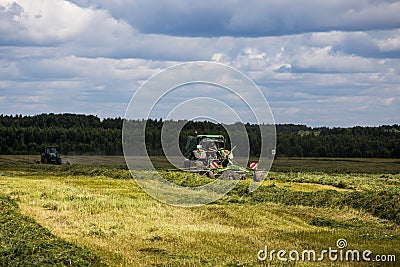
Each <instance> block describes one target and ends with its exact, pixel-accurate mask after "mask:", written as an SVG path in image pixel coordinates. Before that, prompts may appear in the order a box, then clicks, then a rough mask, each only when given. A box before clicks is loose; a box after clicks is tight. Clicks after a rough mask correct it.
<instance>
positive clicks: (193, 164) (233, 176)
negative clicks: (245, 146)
mask: <svg viewBox="0 0 400 267" xmlns="http://www.w3.org/2000/svg"><path fill="white" fill-rule="evenodd" d="M235 149H236V147H233V148H232V149H231V150H229V149H227V148H226V146H225V138H224V136H223V135H208V134H204V135H197V136H189V138H188V140H187V143H186V153H185V157H186V160H185V162H184V166H183V170H184V171H187V172H197V173H200V174H206V175H207V176H208V177H210V178H217V177H220V178H221V179H227V180H237V179H245V177H246V176H253V180H254V181H259V180H260V178H261V173H260V172H258V171H257V162H250V163H249V164H248V166H247V167H245V168H244V167H241V166H239V165H238V164H237V163H236V162H235V161H234V159H233V151H234V150H235Z"/></svg>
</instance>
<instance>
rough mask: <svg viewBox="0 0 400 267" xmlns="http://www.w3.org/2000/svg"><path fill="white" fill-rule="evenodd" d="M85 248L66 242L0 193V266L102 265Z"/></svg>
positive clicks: (96, 257)
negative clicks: (22, 211) (23, 213)
mask: <svg viewBox="0 0 400 267" xmlns="http://www.w3.org/2000/svg"><path fill="white" fill-rule="evenodd" d="M102 265H104V264H102V263H101V261H100V258H99V257H98V256H96V255H94V254H93V253H92V252H90V251H89V250H87V249H84V248H80V247H78V246H76V245H74V244H72V243H69V242H66V241H64V240H62V239H60V238H58V237H56V236H54V235H53V234H51V233H50V232H49V231H48V230H47V229H45V228H43V227H42V226H40V225H39V224H38V223H36V222H35V221H34V220H33V219H31V218H29V217H27V216H25V215H22V214H21V213H20V211H19V209H18V205H17V203H16V202H15V201H14V200H12V199H11V198H10V197H8V196H4V195H2V194H1V195H0V266H102Z"/></svg>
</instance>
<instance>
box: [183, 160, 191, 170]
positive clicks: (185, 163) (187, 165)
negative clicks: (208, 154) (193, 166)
mask: <svg viewBox="0 0 400 267" xmlns="http://www.w3.org/2000/svg"><path fill="white" fill-rule="evenodd" d="M183 168H185V169H189V168H190V160H188V159H185V161H184V162H183Z"/></svg>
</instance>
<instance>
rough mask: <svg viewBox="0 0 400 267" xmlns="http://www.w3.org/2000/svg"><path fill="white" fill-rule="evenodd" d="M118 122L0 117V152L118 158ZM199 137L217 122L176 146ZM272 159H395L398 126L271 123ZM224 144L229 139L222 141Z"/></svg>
mask: <svg viewBox="0 0 400 267" xmlns="http://www.w3.org/2000/svg"><path fill="white" fill-rule="evenodd" d="M123 122H124V121H123V119H122V118H106V119H100V118H98V117H96V116H93V115H80V114H52V113H51V114H40V115H34V116H22V115H0V154H38V153H39V152H40V149H41V147H42V146H46V145H58V146H59V148H60V150H61V153H62V154H64V155H122V153H123V151H122V139H121V135H122V125H123ZM137 123H146V130H145V138H144V140H145V142H146V147H147V151H148V153H149V154H150V155H162V153H163V151H162V146H161V138H160V135H161V129H162V127H163V124H164V121H163V120H161V119H158V120H157V119H148V120H146V121H144V120H141V121H137ZM244 127H245V129H246V130H247V133H248V137H249V143H250V151H249V153H250V155H251V156H258V155H259V153H260V150H261V137H260V128H259V126H258V125H255V124H249V123H247V124H245V125H244ZM195 130H196V131H197V132H198V133H199V134H223V135H225V136H226V137H228V135H227V133H226V130H225V128H224V127H223V125H221V124H216V123H212V122H208V121H202V122H199V121H196V122H194V121H187V122H185V125H184V127H183V128H182V130H181V131H180V134H179V145H180V147H181V149H183V148H184V147H185V144H186V138H187V137H188V136H189V135H193V133H194V131H195ZM276 133H277V143H276V155H277V156H278V157H279V156H282V157H285V156H287V157H357V158H400V125H397V124H395V125H383V126H377V127H361V126H356V127H347V128H341V127H335V128H328V127H314V128H313V127H309V126H306V125H295V124H278V125H276ZM228 143H229V137H228Z"/></svg>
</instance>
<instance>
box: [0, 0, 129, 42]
mask: <svg viewBox="0 0 400 267" xmlns="http://www.w3.org/2000/svg"><path fill="white" fill-rule="evenodd" d="M0 13H1V15H2V16H1V18H2V19H1V20H0V22H1V24H2V25H3V26H0V34H1V38H0V44H3V45H7V44H19V45H54V44H60V43H63V42H66V41H74V40H75V39H76V38H80V39H81V41H83V42H86V43H92V44H93V43H96V42H97V41H98V40H99V39H100V37H101V36H104V35H106V36H107V37H108V38H109V37H110V36H117V35H123V34H127V33H129V30H130V27H129V26H127V25H124V24H123V23H121V22H118V21H116V20H115V19H114V18H112V17H111V16H110V15H109V14H108V12H107V11H105V10H93V9H89V8H81V7H78V6H76V5H75V4H73V3H71V2H68V1H60V0H55V1H48V0H47V1H38V0H14V1H10V0H3V1H1V2H0Z"/></svg>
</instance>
